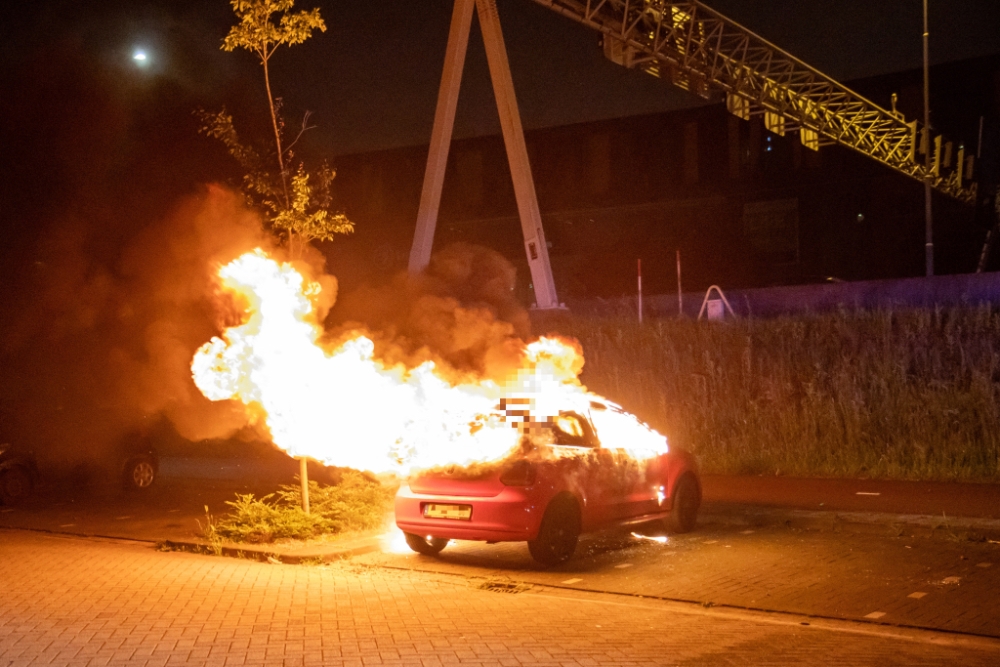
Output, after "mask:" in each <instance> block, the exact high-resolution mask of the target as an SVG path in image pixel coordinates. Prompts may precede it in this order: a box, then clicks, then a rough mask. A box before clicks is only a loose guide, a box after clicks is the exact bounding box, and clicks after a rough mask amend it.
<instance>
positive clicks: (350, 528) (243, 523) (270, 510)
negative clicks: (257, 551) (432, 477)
mask: <svg viewBox="0 0 1000 667" xmlns="http://www.w3.org/2000/svg"><path fill="white" fill-rule="evenodd" d="M340 477H341V478H340V482H339V483H338V484H335V485H330V486H328V485H322V484H318V483H316V482H314V481H310V482H309V507H310V513H309V514H306V513H305V512H304V511H302V506H301V489H300V487H299V486H298V485H293V484H288V485H284V486H281V487H280V488H279V489H278V491H277V492H275V493H270V494H268V495H266V496H263V497H261V498H257V497H255V496H254V495H253V494H252V493H246V494H242V493H238V494H236V500H230V501H227V502H226V504H227V505H228V506H229V507H230V508H232V509H231V510H230V512H229V513H228V514H226V515H225V516H223V517H220V518H214V517H212V516H210V515H209V516H207V521H206V524H205V526H204V527H203V528H202V534H203V536H204V537H205V539H207V540H208V541H209V542H211V543H213V544H214V543H217V542H220V541H229V542H245V543H250V544H265V543H270V542H275V541H278V540H308V539H314V538H317V537H321V536H324V535H335V534H339V533H346V532H354V531H362V530H371V529H374V528H379V527H380V526H382V524H383V522H384V521H385V515H386V513H387V512H388V511H389V509H390V508H391V507H392V500H393V497H394V496H395V493H396V490H395V489H394V488H391V487H387V486H384V485H383V484H381V483H380V482H379V481H377V480H374V479H371V478H370V477H368V476H366V475H363V474H362V473H360V472H357V471H354V470H345V471H343V472H342V474H341V476H340Z"/></svg>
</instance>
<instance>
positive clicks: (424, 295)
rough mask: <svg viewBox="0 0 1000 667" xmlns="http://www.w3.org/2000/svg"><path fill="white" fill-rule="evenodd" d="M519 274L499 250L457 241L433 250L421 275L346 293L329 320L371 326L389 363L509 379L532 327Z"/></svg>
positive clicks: (337, 325)
mask: <svg viewBox="0 0 1000 667" xmlns="http://www.w3.org/2000/svg"><path fill="white" fill-rule="evenodd" d="M514 279H515V269H514V267H513V265H512V264H511V263H510V262H509V261H508V260H507V259H506V258H504V257H503V256H502V255H500V254H499V253H498V252H496V251H494V250H491V249H489V248H484V247H482V246H476V245H471V244H467V243H457V244H453V245H450V246H447V247H445V248H443V249H442V250H440V251H438V252H437V253H435V254H434V256H433V257H432V258H431V262H430V265H429V266H428V267H427V269H426V270H425V271H424V273H422V274H421V275H418V276H413V275H410V274H408V273H406V272H401V273H399V274H398V275H396V276H395V277H394V278H393V279H392V280H391V281H390V282H389V283H388V284H387V285H385V286H381V287H362V288H360V289H357V290H355V291H353V292H351V293H349V294H345V295H343V297H342V298H341V300H340V302H338V303H337V305H336V306H335V307H334V309H333V311H332V312H331V315H330V317H329V318H328V321H327V325H328V328H330V329H332V330H338V329H339V330H341V331H352V330H356V329H358V328H361V329H364V330H366V331H367V332H368V335H370V336H371V337H372V338H373V340H374V341H375V355H376V356H377V357H379V358H381V359H382V360H383V361H386V362H388V363H390V364H394V363H403V364H405V365H407V366H410V367H413V366H416V365H418V364H420V363H421V362H423V361H426V360H433V361H435V362H436V363H438V364H439V365H443V366H444V368H446V369H452V370H454V371H455V372H456V373H457V374H459V375H462V374H467V375H474V376H476V377H478V378H489V379H495V380H503V379H504V378H505V376H506V375H507V374H508V373H510V372H511V370H512V369H515V368H518V367H520V365H521V359H522V356H523V346H524V340H526V339H527V338H528V337H529V336H530V334H531V321H530V319H529V317H528V313H527V311H526V310H525V309H524V307H523V306H522V305H521V304H520V303H518V302H517V300H516V299H515V298H514V292H513V288H514V284H515V280H514Z"/></svg>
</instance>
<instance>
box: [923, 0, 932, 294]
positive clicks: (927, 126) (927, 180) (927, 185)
mask: <svg viewBox="0 0 1000 667" xmlns="http://www.w3.org/2000/svg"><path fill="white" fill-rule="evenodd" d="M929 35H930V33H929V32H928V29H927V0H924V136H926V137H927V141H926V143H925V147H926V149H927V152H926V153H925V154H924V164H925V169H924V223H925V229H924V262H925V265H926V266H925V268H926V273H927V277H928V278H929V277H930V276H933V275H934V214H933V212H932V210H931V83H930V82H931V74H930V48H929V41H928V39H929Z"/></svg>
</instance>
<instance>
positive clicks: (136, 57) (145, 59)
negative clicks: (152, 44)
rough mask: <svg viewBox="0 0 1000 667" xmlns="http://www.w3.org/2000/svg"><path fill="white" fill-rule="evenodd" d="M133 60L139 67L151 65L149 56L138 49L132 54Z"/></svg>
mask: <svg viewBox="0 0 1000 667" xmlns="http://www.w3.org/2000/svg"><path fill="white" fill-rule="evenodd" d="M132 60H133V61H134V62H135V64H136V65H138V66H139V67H145V66H146V65H148V64H149V56H147V55H146V52H145V51H144V50H142V49H136V50H135V51H134V52H133V53H132Z"/></svg>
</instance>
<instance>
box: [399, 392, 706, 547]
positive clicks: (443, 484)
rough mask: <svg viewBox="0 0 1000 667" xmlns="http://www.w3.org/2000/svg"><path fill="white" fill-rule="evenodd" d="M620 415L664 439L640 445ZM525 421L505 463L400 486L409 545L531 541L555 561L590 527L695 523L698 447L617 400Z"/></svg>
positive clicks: (676, 528) (433, 473)
mask: <svg viewBox="0 0 1000 667" xmlns="http://www.w3.org/2000/svg"><path fill="white" fill-rule="evenodd" d="M502 407H503V405H501V408H502ZM506 414H507V416H508V417H509V416H510V414H511V411H510V410H509V409H508V410H507V411H506ZM528 419H529V420H530V419H531V418H530V417H528ZM507 421H510V420H509V419H508V420H507ZM622 423H626V424H627V425H629V424H630V428H631V431H630V432H631V433H633V434H636V435H639V436H643V435H644V434H645V435H648V436H652V437H653V441H654V442H655V440H656V439H657V438H658V439H659V441H660V442H661V446H660V447H658V448H657V449H655V450H652V451H650V450H643V451H642V452H641V453H637V452H636V450H635V449H634V448H631V445H632V444H634V443H630V442H622V441H620V438H619V436H620V435H621V430H620V429H617V428H614V426H615V425H616V424H618V425H620V424H622ZM527 424H528V426H527V427H526V426H525V422H521V423H520V424H519V429H520V430H521V431H522V435H521V436H520V440H519V443H520V444H519V446H518V448H517V449H516V453H514V454H513V455H511V456H509V457H507V458H506V459H505V460H504V461H503V462H501V463H499V464H496V465H487V466H472V467H457V466H455V467H450V468H438V469H433V470H429V471H425V472H422V473H419V474H415V475H411V476H410V477H409V479H408V480H406V482H405V483H403V484H402V485H401V486H400V489H399V492H398V493H397V495H396V501H395V516H396V525H397V526H398V527H399V528H400V529H401V530H402V531H403V533H404V535H405V537H406V542H407V545H409V547H410V548H411V549H413V550H414V551H416V552H418V553H421V554H425V555H436V554H438V553H439V552H440V551H441V550H442V549H444V547H445V546H447V544H448V542H449V541H450V540H478V541H485V542H488V543H494V542H517V541H526V542H527V543H528V549H529V551H530V552H531V556H532V557H533V558H534V559H535V560H536V561H538V562H539V563H542V564H544V565H554V564H557V563H561V562H563V561H566V560H568V559H569V558H571V557H572V555H573V552H574V551H575V550H576V545H577V540H578V538H579V536H580V535H581V534H584V533H590V532H595V531H599V530H603V529H607V528H615V527H624V526H633V525H637V524H643V523H651V522H661V523H662V524H663V525H664V526H665V527H666V528H667V529H668V530H669V531H670V532H687V531H690V530H692V529H694V527H695V524H696V521H697V515H698V509H699V507H700V505H701V482H700V479H699V475H698V469H697V465H696V462H695V460H694V457H693V456H692V455H691V454H689V453H687V452H684V451H682V450H678V449H670V448H668V447H667V443H666V439H665V438H663V437H662V436H660V435H659V434H657V433H656V432H655V431H652V430H651V429H649V428H648V427H646V426H645V425H644V424H642V423H641V422H639V421H638V420H637V419H636V418H635V417H633V416H632V415H629V414H628V413H626V412H624V411H623V410H622V409H621V408H620V407H618V406H617V405H614V404H613V403H610V402H605V401H598V400H592V399H589V398H588V399H587V400H586V402H584V403H582V404H580V405H574V406H573V407H572V409H565V410H559V411H558V412H557V413H556V414H555V415H553V416H552V417H551V418H544V419H541V420H539V421H538V422H530V421H528V422H527ZM626 430H627V429H626ZM602 435H604V436H605V437H604V438H603V439H602ZM612 436H614V437H612ZM647 439H648V438H647Z"/></svg>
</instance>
